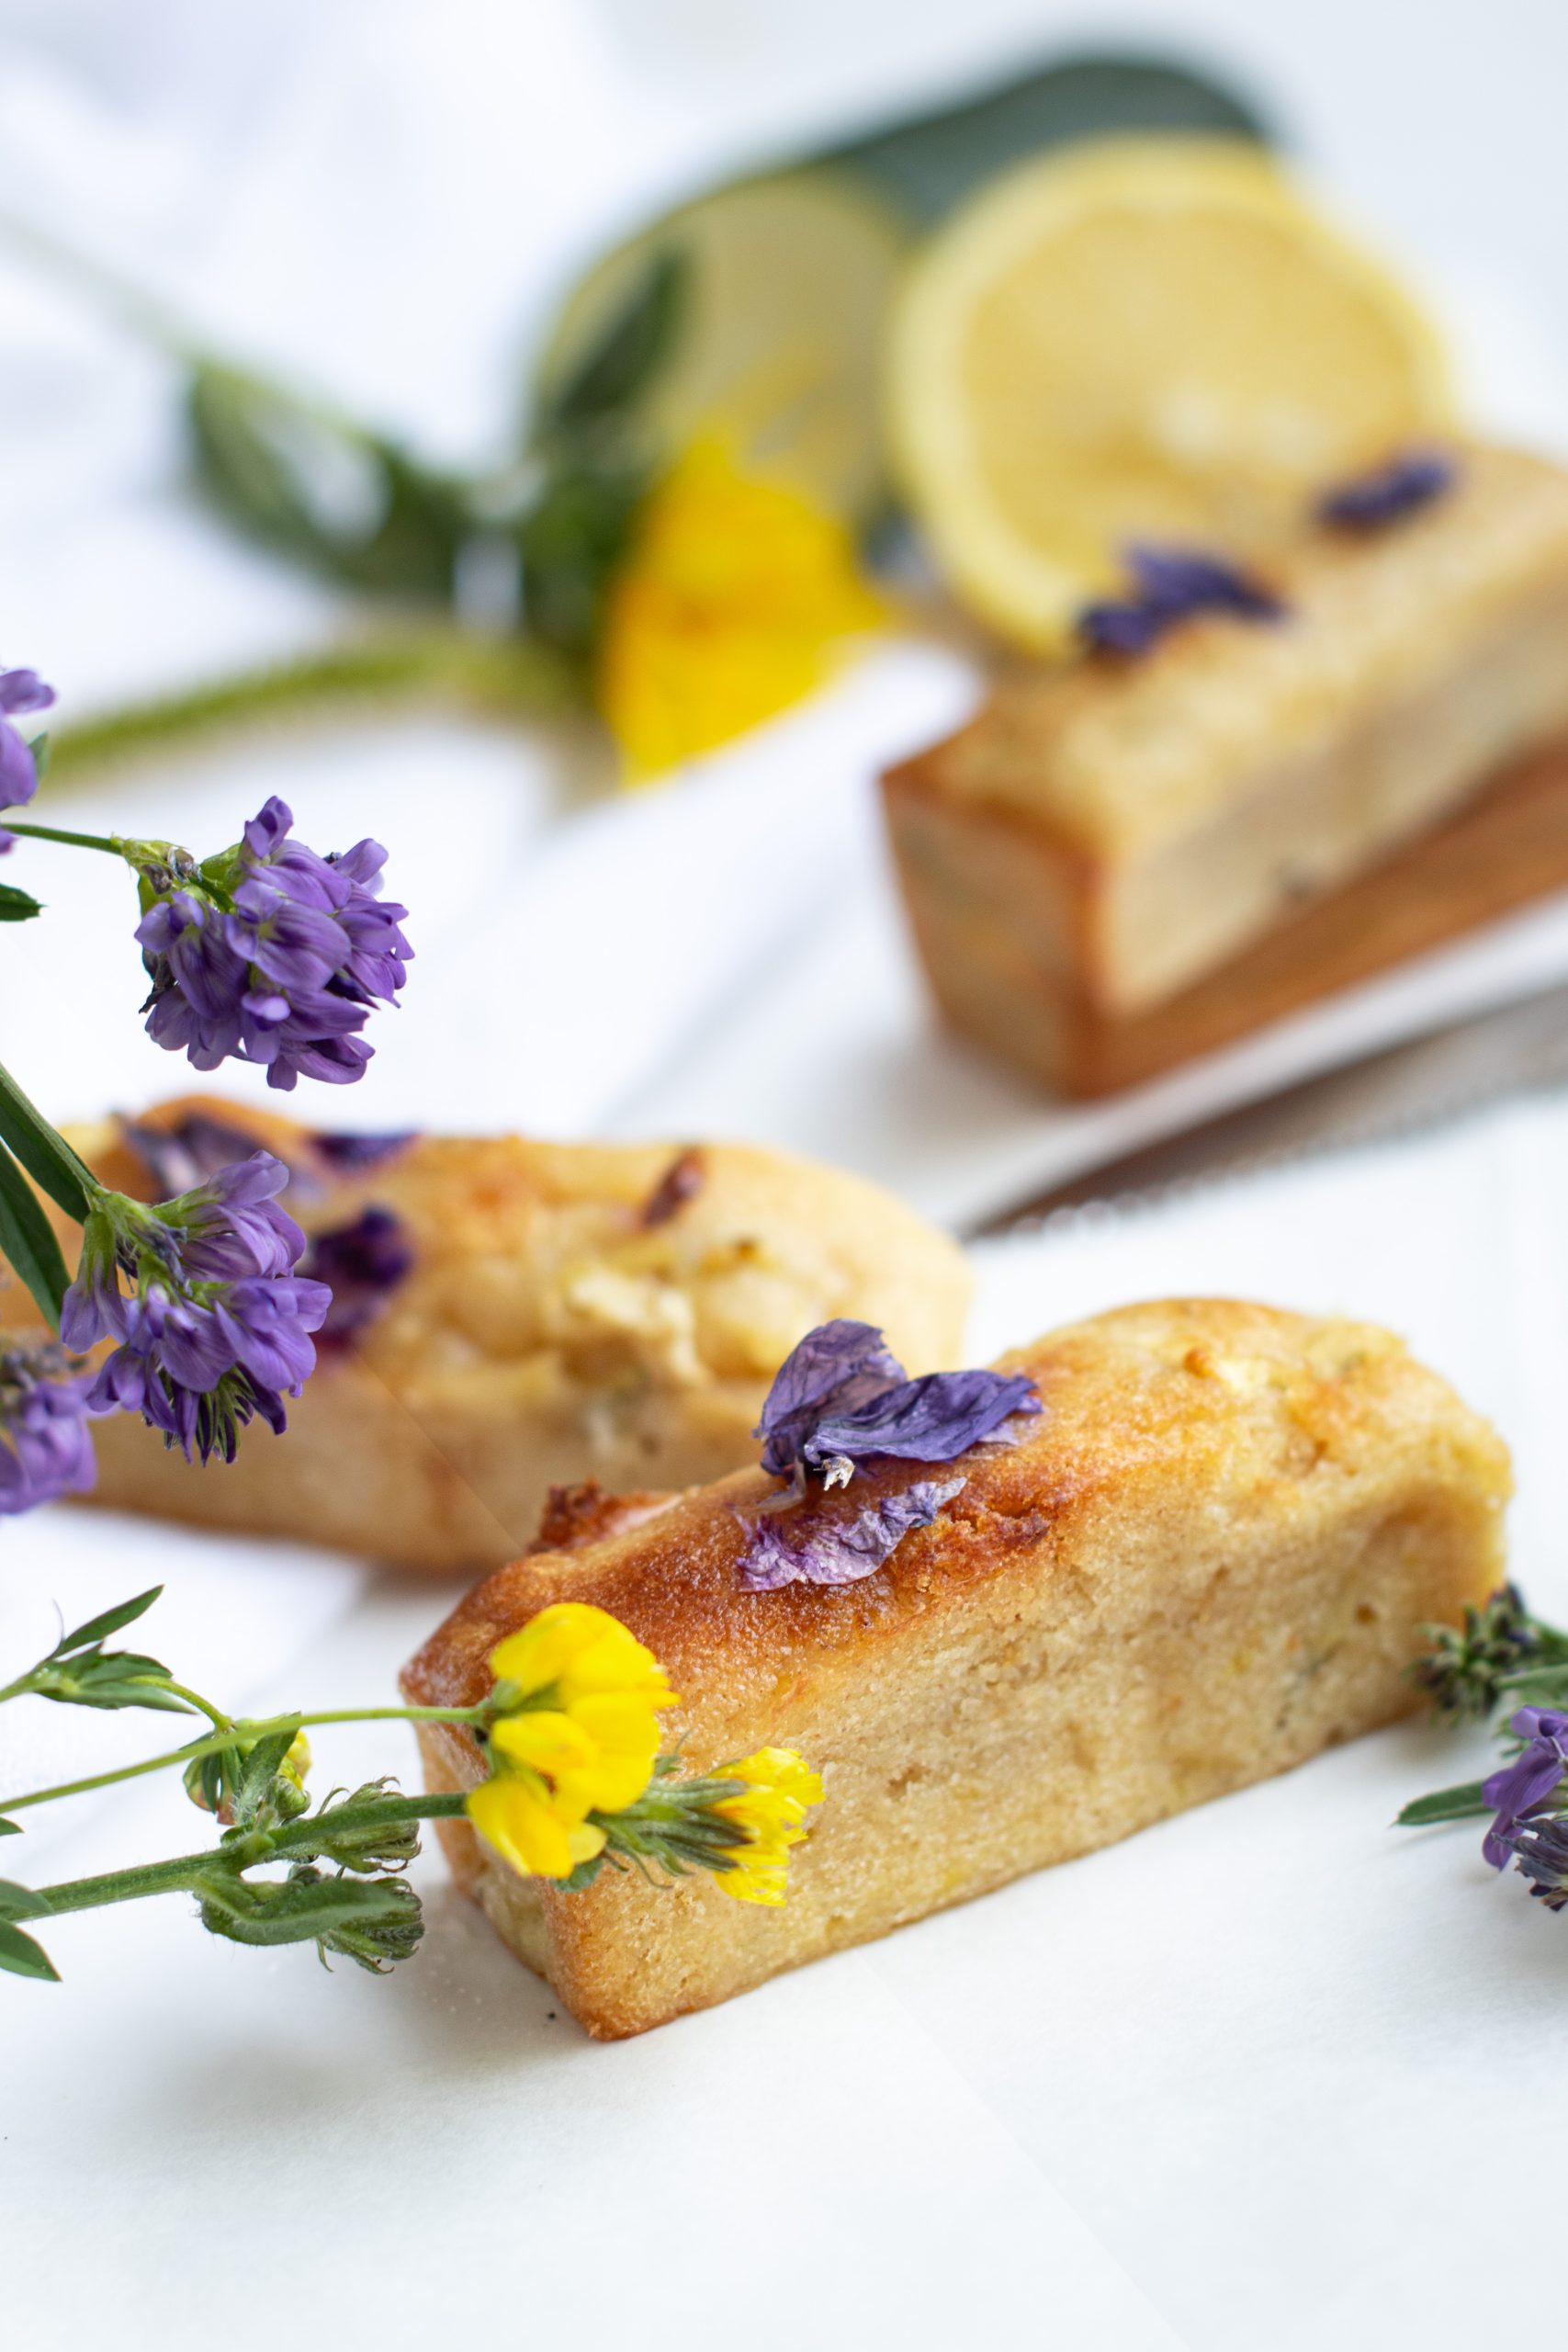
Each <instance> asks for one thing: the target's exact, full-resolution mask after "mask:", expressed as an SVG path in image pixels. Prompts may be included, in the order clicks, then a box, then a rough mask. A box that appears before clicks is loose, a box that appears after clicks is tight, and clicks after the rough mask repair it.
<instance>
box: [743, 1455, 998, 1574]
mask: <svg viewBox="0 0 1568 2352" xmlns="http://www.w3.org/2000/svg"><path fill="white" fill-rule="evenodd" d="M967 1484H968V1481H967V1480H966V1479H964V1478H949V1479H944V1480H942V1481H938V1480H936V1479H934V1478H927V1479H922V1480H921V1481H920V1482H919V1485H917V1486H913V1487H905V1489H904V1491H903V1493H902V1494H901V1495H884V1496H883V1497H882V1498H881V1499H880V1500H879V1501H876V1502H874V1503H867V1504H866V1505H865V1506H864V1507H863V1509H862V1510H848V1511H845V1510H837V1511H829V1510H823V1509H822V1508H821V1507H820V1506H818V1508H817V1509H815V1510H794V1511H777V1512H771V1513H770V1512H763V1513H761V1514H760V1515H759V1516H758V1518H757V1519H756V1520H755V1521H754V1522H753V1523H752V1528H751V1543H750V1548H749V1550H748V1551H747V1554H746V1556H745V1558H744V1559H743V1560H742V1562H741V1564H740V1581H741V1583H742V1584H743V1585H744V1586H745V1588H746V1589H747V1591H748V1592H775V1591H776V1590H777V1589H778V1588H779V1587H780V1586H781V1585H786V1584H858V1583H859V1582H860V1580H861V1578H862V1577H869V1576H871V1575H873V1574H874V1572H875V1570H876V1569H878V1568H879V1567H881V1566H882V1564H883V1562H884V1561H885V1560H888V1559H891V1558H892V1556H893V1554H894V1553H895V1552H896V1551H897V1547H898V1545H899V1544H901V1543H902V1542H903V1540H904V1538H905V1536H906V1535H908V1534H909V1533H910V1532H911V1531H912V1530H913V1529H915V1528H917V1527H929V1526H930V1525H931V1521H932V1520H933V1519H935V1517H936V1515H937V1513H938V1511H940V1510H941V1509H942V1505H943V1503H947V1502H951V1501H952V1500H953V1496H954V1495H957V1494H961V1493H962V1492H963V1490H964V1487H965V1486H966V1485H967Z"/></svg>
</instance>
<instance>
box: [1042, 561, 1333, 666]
mask: <svg viewBox="0 0 1568 2352" xmlns="http://www.w3.org/2000/svg"><path fill="white" fill-rule="evenodd" d="M1123 560H1124V561H1125V563H1126V566H1127V569H1128V571H1130V572H1131V574H1132V576H1133V582H1134V594H1132V595H1131V596H1126V597H1111V598H1105V599H1102V600H1101V601H1100V602H1098V603H1096V604H1092V605H1085V606H1084V609H1083V610H1082V612H1081V613H1080V614H1079V615H1078V617H1077V631H1078V635H1079V637H1080V638H1081V639H1083V641H1084V643H1085V644H1086V645H1087V646H1088V647H1089V650H1090V651H1092V652H1097V653H1120V654H1123V655H1136V654H1140V653H1147V652H1148V651H1149V650H1151V649H1152V648H1153V647H1154V646H1155V645H1156V644H1157V643H1158V641H1159V639H1161V638H1162V637H1164V636H1165V634H1166V633H1167V631H1168V630H1169V629H1173V628H1176V627H1177V626H1178V625H1179V623H1180V622H1182V621H1185V620H1194V619H1196V618H1198V616H1200V615H1201V614H1204V613H1229V614H1231V615H1232V616H1235V618H1237V619H1239V620H1252V621H1277V620H1280V619H1282V618H1283V617H1284V616H1285V613H1286V611H1287V609H1288V607H1287V606H1286V605H1285V604H1284V602H1283V600H1282V599H1281V598H1280V597H1279V596H1277V595H1276V594H1275V593H1274V591H1273V590H1272V589H1271V588H1269V587H1268V586H1267V585H1266V584H1265V582H1262V581H1260V580H1258V579H1256V578H1255V577H1254V576H1253V575H1252V574H1251V573H1250V572H1246V571H1241V570H1240V569H1239V568H1238V567H1237V566H1236V565H1235V564H1234V563H1229V562H1227V561H1226V560H1225V559H1224V557H1223V556H1216V555H1212V554H1210V553H1209V552H1208V551H1207V550H1206V549H1205V548H1176V547H1155V546H1152V545H1149V544H1147V543H1146V542H1139V543H1136V544H1134V546H1132V547H1129V548H1127V549H1126V550H1125V552H1124V557H1123Z"/></svg>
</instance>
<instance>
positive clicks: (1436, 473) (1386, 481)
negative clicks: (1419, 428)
mask: <svg viewBox="0 0 1568 2352" xmlns="http://www.w3.org/2000/svg"><path fill="white" fill-rule="evenodd" d="M1458 478H1459V469H1458V467H1457V466H1456V465H1455V463H1454V461H1453V459H1452V458H1449V457H1445V456H1444V455H1443V454H1442V452H1441V451H1440V450H1438V449H1406V450H1404V452H1402V454H1401V455H1399V456H1398V457H1394V458H1389V459H1388V461H1387V462H1386V464H1383V465H1381V466H1375V467H1373V469H1372V470H1371V472H1370V473H1364V474H1358V475H1357V477H1356V479H1355V480H1354V481H1347V482H1341V483H1340V484H1339V485H1338V487H1337V489H1334V490H1331V491H1328V492H1325V495H1324V496H1323V497H1322V498H1320V499H1319V500H1318V503H1317V506H1316V510H1315V512H1316V515H1317V520H1318V521H1319V522H1320V523H1327V524H1330V525H1331V526H1334V527H1335V528H1336V529H1337V530H1341V531H1382V530H1386V529H1387V528H1388V526H1389V525H1390V524H1391V523H1402V522H1403V521H1404V517H1405V516H1406V515H1414V514H1416V512H1417V511H1418V510H1419V509H1420V508H1421V507H1423V506H1428V505H1430V504H1431V503H1432V501H1433V499H1435V498H1441V497H1443V496H1444V494H1445V493H1446V492H1449V491H1450V490H1451V489H1452V488H1453V486H1454V483H1455V481H1457V480H1458Z"/></svg>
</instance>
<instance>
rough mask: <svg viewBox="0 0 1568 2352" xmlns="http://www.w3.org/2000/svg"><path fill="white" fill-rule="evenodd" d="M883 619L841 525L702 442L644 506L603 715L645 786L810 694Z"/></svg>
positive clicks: (635, 778) (604, 655)
mask: <svg viewBox="0 0 1568 2352" xmlns="http://www.w3.org/2000/svg"><path fill="white" fill-rule="evenodd" d="M881 618H882V608H881V606H880V605H879V604H878V602H877V600H876V598H875V596H874V594H872V592H871V590H870V589H869V588H868V587H867V586H866V584H865V582H864V581H863V579H862V578H861V576H860V573H859V571H857V569H856V565H855V554H854V546H853V542H852V538H851V536H850V534H849V532H848V531H847V530H846V529H845V528H844V526H843V525H842V524H841V523H840V522H839V521H838V520H837V518H836V517H835V516H833V515H829V514H827V513H825V512H824V511H823V510H822V509H821V508H820V507H818V506H816V505H814V504H813V503H812V502H811V501H810V500H809V499H807V498H806V497H804V496H803V495H802V494H801V493H800V492H798V491H795V490H792V489H790V488H788V487H787V486H786V485H785V484H784V483H783V482H779V481H771V480H769V479H767V478H766V477H765V476H762V475H760V474H753V473H749V472H747V471H745V470H744V469H742V467H741V466H740V465H739V463H738V461H737V458H736V454H735V450H734V447H733V446H732V443H731V441H730V439H729V437H728V435H724V434H722V433H719V432H711V433H708V434H705V435H703V436H701V437H700V438H699V439H697V440H695V441H694V442H693V443H692V444H691V446H690V447H688V448H687V449H686V451H685V452H684V454H683V455H682V457H681V458H678V459H677V461H676V463H675V464H674V466H673V467H672V468H671V470H670V472H669V473H668V474H667V475H666V476H665V477H664V480H663V481H662V482H660V483H659V484H658V485H657V486H656V487H655V489H654V490H653V492H651V494H650V495H649V499H648V501H647V503H646V504H645V506H644V508H643V511H642V515H641V517H640V519H639V521H638V525H637V536H636V538H635V540H634V543H633V545H632V548H631V551H630V553H629V555H628V556H627V558H626V563H625V564H624V566H623V567H622V570H621V571H620V572H619V574H618V576H617V577H616V579H615V582H614V583H613V584H612V587H611V589H610V594H609V597H608V600H607V604H606V608H605V616H604V638H603V640H602V645H601V650H600V667H599V681H598V700H599V707H600V708H601V710H602V711H603V712H604V717H605V718H606V719H607V720H608V721H609V724H610V726H611V728H612V729H613V730H614V732H615V737H616V739H617V741H619V743H620V745H621V749H622V751H623V752H624V753H625V755H626V772H627V778H628V781H630V782H634V783H636V782H641V781H645V780H646V779H647V778H648V777H649V776H651V775H658V774H659V773H660V770H662V769H665V768H671V767H673V766H675V765H676V764H677V763H679V762H681V761H682V760H685V759H690V758H692V757H694V755H695V754H696V753H698V752H707V751H711V750H712V749H713V747H714V746H715V745H716V744H717V743H724V742H728V741H729V739H730V737H731V736H734V735H740V734H743V733H744V732H745V731H746V729H748V728H750V727H755V726H757V725H759V724H760V722H761V720H762V719H764V718H772V717H773V715H774V713H775V712H777V711H781V710H784V709H786V708H787V707H788V706H789V705H790V704H791V703H794V702H798V701H800V700H801V698H802V697H803V696H804V695H808V694H810V693H812V692H813V691H814V689H815V688H816V687H818V685H820V684H822V682H823V680H824V679H825V678H826V677H827V676H828V674H829V671H830V669H831V667H832V664H833V659H834V656H835V654H836V652H837V651H838V650H839V649H840V646H841V645H842V643H843V641H844V640H845V639H848V638H852V637H855V636H860V635H863V633H864V632H865V631H866V630H868V629H871V628H875V627H876V626H877V625H878V623H879V621H880V620H881Z"/></svg>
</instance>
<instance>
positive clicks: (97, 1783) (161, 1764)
mask: <svg viewBox="0 0 1568 2352" xmlns="http://www.w3.org/2000/svg"><path fill="white" fill-rule="evenodd" d="M170 1687H171V1688H175V1689H177V1687H178V1686H177V1685H171V1686H170ZM180 1696H181V1697H182V1698H183V1697H185V1696H186V1693H185V1692H184V1691H181V1692H180ZM487 1713H488V1710H487V1709H486V1708H484V1707H339V1708H336V1709H334V1710H333V1712H332V1713H327V1714H319V1715H294V1714H290V1715H269V1716H268V1717H266V1719H265V1721H264V1722H260V1723H235V1724H231V1725H230V1726H229V1728H228V1729H227V1730H224V1731H219V1732H214V1733H213V1734H212V1736H211V1737H210V1738H208V1739H198V1740H193V1741H192V1742H191V1743H190V1745H189V1746H188V1747H174V1748H170V1749H169V1750H168V1751H167V1753H166V1754H164V1755H163V1756H149V1757H148V1758H146V1759H145V1761H144V1762H142V1763H141V1764H120V1765H118V1766H117V1767H116V1768H115V1770H113V1771H112V1772H94V1773H92V1774H90V1775H89V1777H88V1778H87V1779H86V1780H85V1781H62V1782H61V1783H60V1785H59V1787H58V1788H53V1789H38V1790H35V1791H34V1792H33V1793H32V1794H31V1795H30V1796H19V1797H0V1815H9V1814H13V1813H20V1812H22V1811H23V1810H24V1808H25V1807H27V1806H28V1805H34V1804H52V1803H53V1801H54V1799H55V1798H56V1797H79V1796H85V1795H86V1794H87V1793H88V1792H89V1791H91V1790H93V1789H107V1788H112V1787H113V1785H114V1784H115V1782H116V1781H137V1780H140V1779H141V1777H142V1775H143V1774H144V1773H147V1772H163V1771H166V1770H168V1769H169V1767H170V1766H171V1765H175V1764H180V1765H185V1764H195V1763H197V1762H199V1760H200V1759H201V1758H202V1757H204V1756H217V1755H220V1754H221V1752H222V1750H223V1749H224V1748H226V1747H233V1746H234V1744H235V1742H236V1741H237V1740H243V1741H244V1743H245V1744H246V1746H247V1747H248V1746H250V1745H251V1744H252V1743H253V1742H254V1741H256V1740H258V1739H267V1738H270V1737H271V1736H272V1735H273V1734H274V1733H275V1732H280V1731H296V1732H298V1731H313V1730H314V1729H316V1727H317V1726H318V1725H319V1724H386V1723H411V1724H469V1725H475V1724H483V1723H484V1721H485V1720H486V1716H487Z"/></svg>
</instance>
